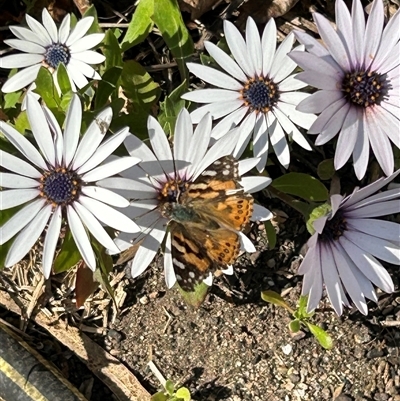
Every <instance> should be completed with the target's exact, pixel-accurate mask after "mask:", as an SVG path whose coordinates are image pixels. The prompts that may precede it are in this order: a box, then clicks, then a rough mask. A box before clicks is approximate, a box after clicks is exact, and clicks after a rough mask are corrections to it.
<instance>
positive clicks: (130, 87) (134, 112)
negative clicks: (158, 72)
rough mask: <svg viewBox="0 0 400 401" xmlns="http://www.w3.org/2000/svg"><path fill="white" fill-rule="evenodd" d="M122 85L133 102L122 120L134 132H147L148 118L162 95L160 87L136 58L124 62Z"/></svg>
mask: <svg viewBox="0 0 400 401" xmlns="http://www.w3.org/2000/svg"><path fill="white" fill-rule="evenodd" d="M121 86H122V88H123V90H124V92H125V95H126V97H127V98H128V99H129V100H130V102H131V103H129V104H128V114H126V115H125V119H123V118H121V121H123V122H124V123H125V124H126V125H129V128H130V129H131V132H133V133H135V134H137V133H138V132H139V133H146V134H147V118H148V115H149V114H150V110H151V108H152V107H153V105H155V104H156V103H157V100H158V98H159V96H160V87H159V86H158V84H156V83H155V82H154V81H153V79H152V78H151V76H150V75H149V73H148V72H147V71H146V70H145V69H144V68H143V67H142V66H141V65H140V64H139V63H137V62H136V61H134V60H130V61H127V62H126V63H124V68H123V70H122V75H121Z"/></svg>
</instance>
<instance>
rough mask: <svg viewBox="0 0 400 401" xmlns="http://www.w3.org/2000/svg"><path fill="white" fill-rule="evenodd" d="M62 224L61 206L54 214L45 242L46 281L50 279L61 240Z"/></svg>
mask: <svg viewBox="0 0 400 401" xmlns="http://www.w3.org/2000/svg"><path fill="white" fill-rule="evenodd" d="M61 222H62V216H61V207H60V206H59V207H57V208H56V210H55V211H54V212H53V216H52V217H51V220H50V223H49V227H48V228H47V233H46V238H45V240H44V246H43V261H42V268H43V275H44V277H45V278H46V279H48V278H49V277H50V273H51V267H52V266H53V260H54V254H55V251H56V247H57V242H58V240H59V238H60V231H61Z"/></svg>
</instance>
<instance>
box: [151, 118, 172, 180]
mask: <svg viewBox="0 0 400 401" xmlns="http://www.w3.org/2000/svg"><path fill="white" fill-rule="evenodd" d="M147 130H148V132H149V138H150V142H151V146H152V149H153V152H154V154H155V155H156V157H157V159H158V160H159V161H160V162H164V163H166V165H167V166H168V167H167V171H168V172H173V171H174V166H173V161H172V160H173V159H172V152H171V147H170V145H169V142H168V139H167V136H166V135H165V132H164V131H163V129H162V128H161V125H160V123H159V122H158V121H157V120H156V119H155V118H154V117H152V116H149V118H148V120H147Z"/></svg>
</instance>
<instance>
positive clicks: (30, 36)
mask: <svg viewBox="0 0 400 401" xmlns="http://www.w3.org/2000/svg"><path fill="white" fill-rule="evenodd" d="M10 31H11V32H12V33H13V34H14V35H15V36H16V37H17V38H19V39H21V40H26V41H28V42H32V43H36V44H38V45H40V46H42V47H47V46H48V45H50V44H51V43H49V42H48V41H47V40H45V39H44V38H43V37H42V36H41V35H37V34H36V33H35V32H33V31H31V30H30V29H28V28H25V27H23V26H17V25H10Z"/></svg>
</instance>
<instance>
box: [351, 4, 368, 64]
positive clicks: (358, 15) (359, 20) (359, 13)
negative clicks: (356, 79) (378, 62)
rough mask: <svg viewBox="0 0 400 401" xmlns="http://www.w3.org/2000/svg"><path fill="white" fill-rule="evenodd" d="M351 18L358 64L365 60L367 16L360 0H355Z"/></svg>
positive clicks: (355, 55)
mask: <svg viewBox="0 0 400 401" xmlns="http://www.w3.org/2000/svg"><path fill="white" fill-rule="evenodd" d="M351 17H352V18H351V19H352V25H353V41H354V50H355V54H354V55H353V57H355V59H356V62H357V63H358V65H362V64H361V63H362V62H363V61H364V60H363V59H364V46H365V45H364V43H365V17H364V8H363V6H362V4H361V2H360V0H354V1H353V4H352V9H351Z"/></svg>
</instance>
